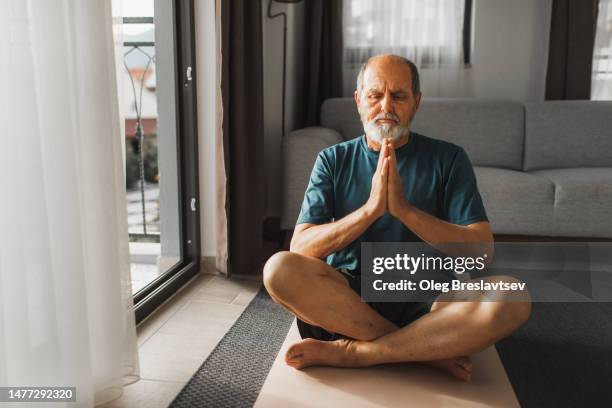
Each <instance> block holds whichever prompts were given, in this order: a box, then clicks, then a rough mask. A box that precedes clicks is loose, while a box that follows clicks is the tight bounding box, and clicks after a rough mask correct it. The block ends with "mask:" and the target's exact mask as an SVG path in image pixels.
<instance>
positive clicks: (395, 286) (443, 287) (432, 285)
mask: <svg viewBox="0 0 612 408" xmlns="http://www.w3.org/2000/svg"><path fill="white" fill-rule="evenodd" d="M525 285H526V284H525V283H523V282H520V283H519V282H487V281H485V280H484V279H481V280H479V281H469V282H464V281H460V280H458V279H453V280H451V281H448V282H436V281H434V280H417V281H412V280H407V279H402V280H400V281H398V282H384V281H383V280H382V279H376V280H374V282H373V283H372V286H373V288H374V290H376V291H417V290H422V291H430V290H435V291H440V292H443V293H446V292H449V291H451V290H456V291H460V290H464V291H483V290H484V291H517V290H523V289H525Z"/></svg>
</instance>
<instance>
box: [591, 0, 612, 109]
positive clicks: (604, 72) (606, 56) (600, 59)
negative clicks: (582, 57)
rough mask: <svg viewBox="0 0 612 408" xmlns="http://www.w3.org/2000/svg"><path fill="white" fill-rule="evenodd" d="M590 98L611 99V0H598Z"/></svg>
mask: <svg viewBox="0 0 612 408" xmlns="http://www.w3.org/2000/svg"><path fill="white" fill-rule="evenodd" d="M591 81H592V83H591V99H593V100H612V0H599V13H598V17H597V34H596V35H595V47H594V50H593V74H592V79H591Z"/></svg>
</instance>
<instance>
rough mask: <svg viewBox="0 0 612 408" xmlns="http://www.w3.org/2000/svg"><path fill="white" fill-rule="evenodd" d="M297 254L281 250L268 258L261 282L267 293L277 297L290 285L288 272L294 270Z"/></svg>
mask: <svg viewBox="0 0 612 408" xmlns="http://www.w3.org/2000/svg"><path fill="white" fill-rule="evenodd" d="M297 257H299V255H298V254H295V253H292V252H288V251H281V252H277V253H275V254H274V255H272V256H271V257H270V259H268V261H267V262H266V264H265V265H264V268H263V284H264V286H265V287H266V290H267V291H268V293H269V294H270V295H272V296H276V297H278V296H279V295H280V294H282V293H284V292H286V290H287V289H288V288H289V286H290V282H291V281H290V278H289V274H290V273H291V271H292V270H294V271H295V269H296V268H295V265H296V263H297V259H296V258H297Z"/></svg>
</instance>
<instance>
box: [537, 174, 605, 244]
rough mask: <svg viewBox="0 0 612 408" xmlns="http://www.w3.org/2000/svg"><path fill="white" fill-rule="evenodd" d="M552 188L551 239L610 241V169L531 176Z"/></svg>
mask: <svg viewBox="0 0 612 408" xmlns="http://www.w3.org/2000/svg"><path fill="white" fill-rule="evenodd" d="M530 174H533V175H536V176H538V177H541V178H545V179H547V180H550V181H551V182H552V183H553V185H554V188H555V195H554V205H553V235H555V236H560V237H570V236H571V237H594V238H596V237H599V238H612V168H610V167H608V168H596V167H595V168H575V169H553V170H537V171H533V172H530Z"/></svg>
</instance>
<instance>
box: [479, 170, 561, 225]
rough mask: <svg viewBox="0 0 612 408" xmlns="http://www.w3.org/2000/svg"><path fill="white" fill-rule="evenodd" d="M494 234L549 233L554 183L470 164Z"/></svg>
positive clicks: (519, 173)
mask: <svg viewBox="0 0 612 408" xmlns="http://www.w3.org/2000/svg"><path fill="white" fill-rule="evenodd" d="M474 172H475V173H476V180H477V182H478V190H479V191H480V195H481V196H482V201H483V203H484V206H485V209H486V210H487V215H488V217H489V221H490V222H491V228H492V229H493V232H494V233H495V234H518V235H544V236H548V235H551V230H550V226H551V223H552V207H553V200H554V185H553V183H552V181H550V180H549V179H547V178H544V177H539V176H536V175H533V174H528V173H524V172H521V171H515V170H507V169H499V168H492V167H479V166H476V167H474Z"/></svg>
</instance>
